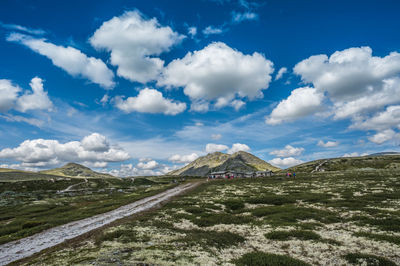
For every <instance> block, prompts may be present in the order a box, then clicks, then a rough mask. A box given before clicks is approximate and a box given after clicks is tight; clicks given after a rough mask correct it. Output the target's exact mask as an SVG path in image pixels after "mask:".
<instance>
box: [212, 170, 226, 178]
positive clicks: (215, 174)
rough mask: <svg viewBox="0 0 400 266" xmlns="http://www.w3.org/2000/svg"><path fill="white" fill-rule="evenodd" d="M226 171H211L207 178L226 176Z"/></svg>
mask: <svg viewBox="0 0 400 266" xmlns="http://www.w3.org/2000/svg"><path fill="white" fill-rule="evenodd" d="M226 173H227V171H219V172H212V173H210V174H209V175H208V177H209V178H227V176H226Z"/></svg>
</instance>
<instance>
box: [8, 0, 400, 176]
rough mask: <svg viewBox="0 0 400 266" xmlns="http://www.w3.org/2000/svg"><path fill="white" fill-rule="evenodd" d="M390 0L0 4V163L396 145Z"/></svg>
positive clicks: (161, 163)
mask: <svg viewBox="0 0 400 266" xmlns="http://www.w3.org/2000/svg"><path fill="white" fill-rule="evenodd" d="M399 7H400V4H399V3H398V2H397V1H248V0H241V1H240V0H239V1H233V0H219V1H218V0H215V1H213V0H199V1H65V2H62V1H57V2H55V1H1V3H0V56H1V58H2V60H1V61H0V165H1V166H2V167H14V168H21V169H31V170H39V169H43V168H50V167H56V166H60V165H62V164H64V163H66V162H69V161H75V162H78V163H82V164H85V165H87V166H89V167H93V168H96V169H97V170H100V171H105V172H110V173H113V174H115V175H120V176H126V175H146V174H162V173H165V172H168V171H170V170H171V169H174V168H177V167H181V166H182V165H184V164H185V163H188V162H190V161H191V160H194V159H196V158H197V157H198V156H202V155H205V154H207V152H213V151H222V152H229V153H233V152H235V151H238V150H245V151H249V152H251V153H253V154H255V155H257V156H259V157H260V158H262V159H264V160H266V161H269V162H271V163H272V164H274V165H276V166H279V167H282V168H286V167H288V166H291V165H294V164H297V163H301V162H304V161H309V160H313V159H319V158H328V157H340V156H349V155H352V156H357V155H363V154H369V153H374V152H381V151H398V150H399V144H400V133H399V129H400V54H399V53H398V51H399V50H400V47H399V44H400V35H399V34H398V29H399V28H400V21H399V20H398V11H399Z"/></svg>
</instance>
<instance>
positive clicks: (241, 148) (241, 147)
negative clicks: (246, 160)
mask: <svg viewBox="0 0 400 266" xmlns="http://www.w3.org/2000/svg"><path fill="white" fill-rule="evenodd" d="M238 151H250V147H249V146H247V145H246V144H242V143H234V144H233V145H232V147H231V148H230V149H229V150H228V153H229V154H233V153H235V152H238Z"/></svg>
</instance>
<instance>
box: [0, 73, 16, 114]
mask: <svg viewBox="0 0 400 266" xmlns="http://www.w3.org/2000/svg"><path fill="white" fill-rule="evenodd" d="M20 91H21V88H19V87H18V86H16V85H13V84H12V83H11V81H10V80H7V79H0V112H6V111H8V110H9V109H11V108H12V107H13V106H14V104H15V101H16V100H17V98H18V93H19V92H20Z"/></svg>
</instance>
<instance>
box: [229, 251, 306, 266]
mask: <svg viewBox="0 0 400 266" xmlns="http://www.w3.org/2000/svg"><path fill="white" fill-rule="evenodd" d="M234 263H235V264H236V265H239V266H287V265H290V266H306V265H309V264H307V263H305V262H303V261H301V260H298V259H294V258H291V257H289V256H286V255H276V254H270V253H265V252H260V251H256V252H251V253H247V254H244V255H243V256H242V257H241V258H239V259H237V260H235V261H234Z"/></svg>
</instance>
